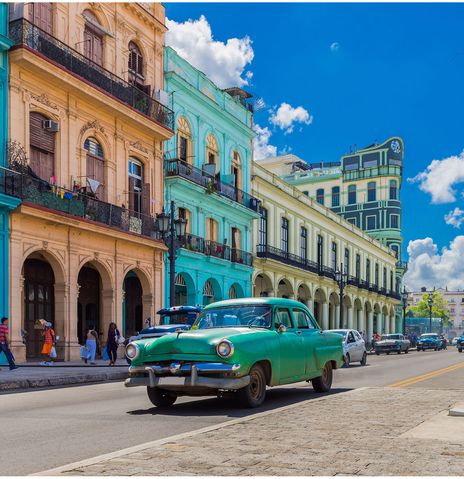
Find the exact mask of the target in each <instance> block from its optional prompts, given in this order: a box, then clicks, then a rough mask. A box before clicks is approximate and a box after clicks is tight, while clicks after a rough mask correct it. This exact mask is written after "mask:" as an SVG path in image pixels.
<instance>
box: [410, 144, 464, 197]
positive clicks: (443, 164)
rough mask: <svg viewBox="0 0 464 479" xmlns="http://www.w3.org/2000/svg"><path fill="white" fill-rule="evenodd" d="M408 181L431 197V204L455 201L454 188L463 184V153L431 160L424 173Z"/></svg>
mask: <svg viewBox="0 0 464 479" xmlns="http://www.w3.org/2000/svg"><path fill="white" fill-rule="evenodd" d="M408 181H409V182H410V183H419V188H420V189H421V190H422V191H424V192H425V193H429V194H430V195H431V196H432V203H452V202H453V201H456V190H455V188H454V186H455V185H458V184H459V183H463V182H464V151H463V152H462V153H461V154H460V155H459V156H450V157H449V158H445V159H443V160H433V161H432V163H430V165H429V166H427V169H426V170H425V171H422V172H421V173H419V174H418V175H416V176H415V177H414V178H408Z"/></svg>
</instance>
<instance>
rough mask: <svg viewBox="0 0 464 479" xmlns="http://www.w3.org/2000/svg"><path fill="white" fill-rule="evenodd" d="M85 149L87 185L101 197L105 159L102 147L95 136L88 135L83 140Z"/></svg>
mask: <svg viewBox="0 0 464 479" xmlns="http://www.w3.org/2000/svg"><path fill="white" fill-rule="evenodd" d="M84 149H85V150H87V186H89V187H90V190H91V192H92V193H95V194H96V195H97V196H99V197H100V199H103V198H102V193H103V190H104V183H105V161H104V158H103V148H102V146H101V145H100V143H99V142H98V140H96V139H95V138H92V137H89V138H87V139H86V140H85V142H84Z"/></svg>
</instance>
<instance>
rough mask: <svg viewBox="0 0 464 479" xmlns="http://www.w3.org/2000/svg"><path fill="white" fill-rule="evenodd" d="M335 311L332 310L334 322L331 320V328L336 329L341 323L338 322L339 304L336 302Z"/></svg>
mask: <svg viewBox="0 0 464 479" xmlns="http://www.w3.org/2000/svg"><path fill="white" fill-rule="evenodd" d="M334 309H335V312H334V320H335V321H334V322H333V328H334V329H338V328H341V324H340V305H339V304H337V305H336V306H335V308H334Z"/></svg>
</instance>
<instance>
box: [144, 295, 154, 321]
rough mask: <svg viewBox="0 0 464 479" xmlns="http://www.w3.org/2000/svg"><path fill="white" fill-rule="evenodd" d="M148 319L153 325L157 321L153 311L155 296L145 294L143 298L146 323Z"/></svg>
mask: <svg viewBox="0 0 464 479" xmlns="http://www.w3.org/2000/svg"><path fill="white" fill-rule="evenodd" d="M148 317H150V318H151V321H152V324H153V320H154V319H155V313H154V311H153V295H152V294H144V295H143V296H142V318H143V320H144V321H145V319H147V318H148Z"/></svg>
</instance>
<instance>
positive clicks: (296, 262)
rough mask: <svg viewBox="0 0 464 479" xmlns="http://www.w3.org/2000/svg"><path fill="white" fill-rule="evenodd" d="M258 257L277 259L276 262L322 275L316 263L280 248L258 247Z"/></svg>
mask: <svg viewBox="0 0 464 479" xmlns="http://www.w3.org/2000/svg"><path fill="white" fill-rule="evenodd" d="M256 256H258V258H269V259H275V260H276V261H280V262H282V263H285V264H288V265H290V266H296V267H297V268H301V269H305V270H307V271H311V272H312V273H315V274H319V273H320V269H319V267H318V265H317V263H315V262H314V261H311V260H308V259H305V258H302V257H301V256H298V255H296V254H292V253H288V252H287V251H284V250H282V249H279V248H274V247H273V246H269V245H257V246H256Z"/></svg>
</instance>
